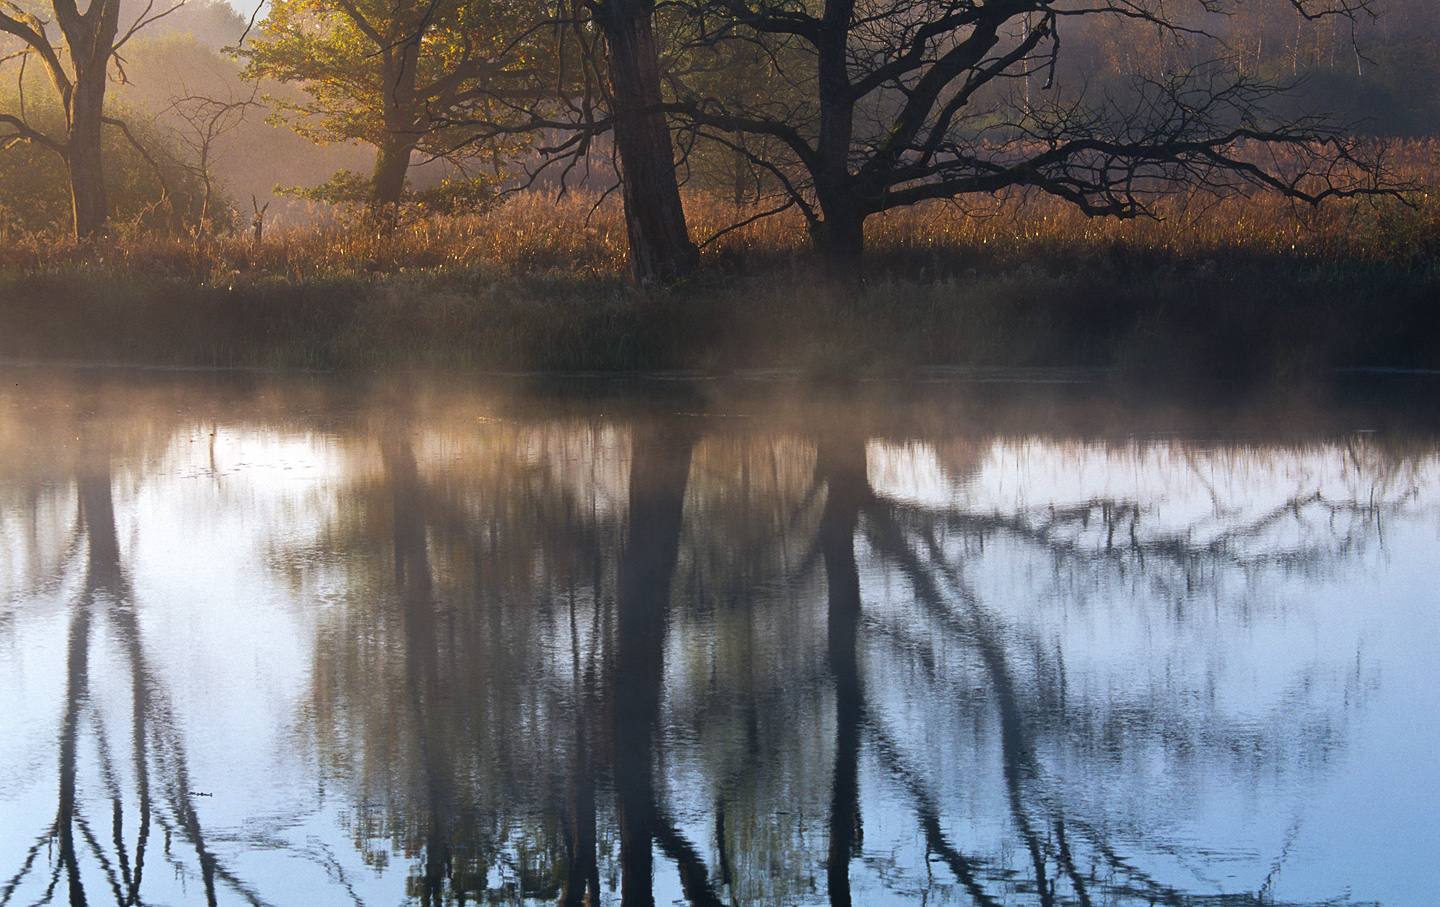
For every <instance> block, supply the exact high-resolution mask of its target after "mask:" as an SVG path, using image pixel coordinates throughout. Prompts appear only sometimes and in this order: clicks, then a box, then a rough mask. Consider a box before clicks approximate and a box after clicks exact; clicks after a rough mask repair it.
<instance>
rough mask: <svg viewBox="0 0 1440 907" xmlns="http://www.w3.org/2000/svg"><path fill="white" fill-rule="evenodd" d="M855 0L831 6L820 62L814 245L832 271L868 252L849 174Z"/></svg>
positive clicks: (837, 0) (832, 0) (848, 267)
mask: <svg viewBox="0 0 1440 907" xmlns="http://www.w3.org/2000/svg"><path fill="white" fill-rule="evenodd" d="M854 9H855V3H854V0H827V2H826V4H825V13H824V18H823V20H822V23H823V29H822V36H821V41H820V44H819V47H818V52H819V57H818V60H817V61H816V65H817V71H816V77H817V81H818V86H817V88H818V91H819V101H820V134H819V136H818V140H817V143H816V150H817V151H818V152H819V155H818V156H819V159H820V162H819V166H818V167H817V168H816V170H815V173H814V177H815V196H816V199H815V200H816V201H817V202H818V203H819V205H820V211H821V213H822V214H823V215H824V218H825V219H824V221H822V222H821V223H819V224H816V225H815V226H814V227H813V228H812V230H811V239H812V241H814V243H815V245H816V251H818V252H819V253H820V254H821V256H822V257H823V259H824V261H825V266H826V268H827V269H828V270H830V271H832V272H836V273H844V272H849V271H853V270H855V268H856V267H857V266H858V265H859V263H860V257H861V256H862V255H863V254H864V251H865V214H864V213H863V212H862V210H861V208H860V206H859V204H858V201H857V199H856V187H855V180H854V178H853V177H852V176H851V174H850V150H851V149H850V145H851V142H852V140H853V139H854V135H855V98H854V92H853V90H852V86H851V84H850V72H849V44H848V38H849V34H850V22H851V19H852V18H853V15H854Z"/></svg>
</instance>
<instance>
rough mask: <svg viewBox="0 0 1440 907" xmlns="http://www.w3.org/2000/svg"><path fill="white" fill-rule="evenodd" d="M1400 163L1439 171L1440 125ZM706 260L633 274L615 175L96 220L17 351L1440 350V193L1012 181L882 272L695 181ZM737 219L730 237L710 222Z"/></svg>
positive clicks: (1424, 172)
mask: <svg viewBox="0 0 1440 907" xmlns="http://www.w3.org/2000/svg"><path fill="white" fill-rule="evenodd" d="M1403 151H1404V157H1403V166H1404V168H1405V170H1404V171H1403V175H1404V176H1405V177H1406V178H1408V179H1411V180H1412V181H1413V182H1414V183H1415V184H1416V185H1417V186H1435V185H1440V143H1436V142H1425V143H1413V144H1411V145H1408V146H1406V147H1405V148H1404V149H1403ZM686 203H687V215H688V218H689V221H690V225H691V229H692V234H693V236H694V238H695V239H696V240H697V241H699V242H702V243H704V246H703V250H702V256H703V258H702V268H701V271H700V273H699V274H698V275H697V276H696V277H695V278H694V279H692V280H690V281H688V282H687V283H685V284H682V285H680V286H678V287H673V288H669V289H646V288H641V289H636V288H633V287H631V286H630V285H629V282H628V279H627V273H628V268H627V263H626V245H627V240H626V233H625V226H624V220H623V216H622V212H621V209H620V205H619V200H618V198H616V197H610V198H598V197H595V196H587V195H579V194H571V195H569V196H567V197H565V198H563V199H555V198H553V197H548V196H545V195H540V194H519V195H515V196H512V197H510V198H508V199H506V200H505V202H504V203H503V204H501V205H498V206H496V207H495V208H493V209H492V210H489V211H487V212H484V213H481V214H473V215H467V216H463V217H455V218H441V217H429V218H412V219H408V220H405V221H402V222H401V224H400V225H399V226H398V227H397V228H396V229H395V230H394V231H393V232H392V233H390V234H389V235H379V234H377V233H376V232H375V231H374V230H373V229H372V228H371V227H370V226H368V225H366V224H364V223H362V222H360V221H359V220H358V219H356V218H350V217H346V216H344V215H343V213H339V214H336V215H335V216H331V217H329V218H328V219H322V220H321V221H320V222H318V223H317V224H316V225H314V226H308V227H286V226H272V227H270V228H268V229H267V230H266V231H265V233H264V237H263V240H262V241H261V242H258V243H256V242H253V241H252V239H251V237H250V236H249V235H246V234H234V235H213V234H198V235H181V236H175V235H170V236H164V235H157V234H154V233H146V232H143V231H139V230H135V229H131V228H129V227H128V226H126V225H119V226H118V227H117V228H116V229H115V230H114V231H113V232H112V234H111V236H109V237H108V238H106V239H104V240H101V241H98V242H93V243H83V244H77V243H74V242H71V241H68V240H65V239H61V238H56V237H49V236H38V235H25V236H13V235H12V236H9V237H0V356H12V357H23V358H43V359H53V358H81V359H110V360H115V359H121V360H125V361H143V362H165V363H183V364H190V365H264V366H282V367H293V366H301V367H324V368H330V367H344V368H351V367H364V368H391V367H428V368H492V369H495V368H498V369H635V368H676V367H678V368H701V369H725V368H745V367H781V368H796V369H799V370H801V371H804V372H808V373H812V374H834V375H842V374H857V373H884V372H889V371H893V370H897V369H898V370H903V369H905V368H908V367H909V366H912V365H921V364H936V365H1006V366H1014V365H1057V366H1076V365H1080V366H1099V367H1120V368H1131V369H1138V370H1141V371H1145V370H1150V369H1161V370H1164V369H1179V370H1181V371H1184V370H1192V371H1195V372H1200V373H1207V374H1223V375H1242V374H1252V375H1253V374H1268V373H1276V374H1291V373H1295V372H1297V371H1306V370H1309V371H1314V370H1317V369H1326V368H1333V367H1336V366H1353V365H1375V364H1383V365H1402V366H1409V367H1429V368H1436V367H1440V194H1437V192H1435V191H1434V190H1428V191H1427V190H1424V189H1417V190H1416V191H1415V192H1412V193H1410V194H1409V195H1408V196H1407V197H1406V198H1405V199H1404V200H1398V199H1393V198H1385V199H1350V200H1337V201H1334V202H1332V203H1328V204H1326V205H1323V206H1321V207H1320V208H1318V209H1312V208H1310V207H1308V206H1303V205H1297V204H1293V203H1290V202H1288V201H1285V200H1283V199H1279V198H1276V197H1273V196H1267V195H1253V196H1244V195H1236V196H1232V197H1228V198H1222V199H1216V198H1213V197H1206V196H1179V195H1177V196H1174V197H1171V198H1169V199H1167V200H1166V201H1165V202H1164V203H1162V204H1161V205H1160V206H1159V207H1158V208H1157V210H1156V214H1157V215H1158V216H1157V217H1155V218H1147V219H1138V220H1132V221H1115V220H1106V219H1091V218H1086V217H1085V216H1084V215H1083V214H1080V213H1079V212H1077V211H1075V210H1074V209H1073V208H1072V207H1070V206H1068V205H1066V204H1065V203H1063V202H1060V201H1057V200H1054V199H1050V198H1047V197H1044V196H1036V195H1025V194H1023V193H1010V194H1005V195H997V196H984V197H979V198H968V199H964V200H963V201H961V202H957V203H948V204H941V203H935V204H927V205H921V206H916V207H913V208H909V209H905V210H901V211H895V212H891V213H888V214H884V215H880V216H876V217H873V218H871V219H870V221H869V223H868V225H867V229H868V236H867V240H868V249H869V251H868V255H869V258H868V262H869V263H868V265H867V267H866V269H865V270H864V272H863V273H862V276H863V278H864V279H863V280H861V281H858V282H853V281H852V282H844V283H836V282H833V281H830V280H828V279H827V278H826V276H825V275H824V274H823V273H822V272H821V271H819V270H817V269H815V268H813V267H812V266H811V264H810V262H811V261H812V260H813V259H812V258H811V253H810V248H809V242H808V237H807V233H806V229H805V224H804V223H803V221H802V220H801V219H800V218H799V217H798V216H797V215H795V214H794V213H786V214H782V215H779V216H776V217H773V218H769V219H766V220H761V221H758V222H756V223H753V224H749V225H747V226H745V227H743V228H741V229H737V230H733V231H728V232H725V231H726V228H727V227H728V226H729V225H730V224H733V223H735V222H737V220H739V219H743V218H744V217H747V216H749V215H750V214H752V213H753V212H752V211H750V210H737V209H736V208H735V206H733V205H732V204H729V203H728V202H724V201H720V200H717V199H715V198H713V197H709V196H705V195H700V194H693V195H691V196H690V197H689V198H687V200H686ZM712 238H713V239H712Z"/></svg>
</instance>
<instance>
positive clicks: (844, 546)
mask: <svg viewBox="0 0 1440 907" xmlns="http://www.w3.org/2000/svg"><path fill="white" fill-rule="evenodd" d="M1382 390H1383V389H1382ZM1142 391H1143V392H1142ZM1434 391H1435V388H1434V387H1433V386H1429V385H1422V386H1421V387H1420V389H1419V390H1418V391H1413V390H1412V392H1411V396H1409V397H1408V398H1407V397H1406V396H1405V395H1403V394H1392V393H1380V392H1377V391H1375V390H1373V389H1371V388H1362V389H1360V390H1356V391H1354V392H1346V393H1343V394H1335V393H1330V392H1328V391H1327V392H1319V391H1313V392H1311V393H1300V392H1298V391H1297V392H1294V393H1290V394H1286V395H1284V396H1282V397H1279V398H1267V397H1262V396H1260V395H1251V396H1249V397H1247V398H1245V399H1243V400H1235V399H1230V398H1228V397H1226V396H1225V395H1222V394H1214V395H1204V396H1194V395H1191V396H1187V397H1185V398H1175V397H1172V396H1166V395H1163V394H1161V393H1160V392H1158V391H1154V390H1148V391H1146V390H1144V389H1135V388H1129V389H1127V388H1120V387H1115V386H1112V385H1110V384H1107V383H1105V382H1103V381H1099V380H1093V379H1092V378H1091V376H1086V375H1077V374H1071V373H1045V374H1036V373H1025V374H1004V373H984V374H978V373H961V372H946V373H929V374H927V375H924V376H922V377H920V378H918V379H912V380H905V381H901V380H895V381H883V382H870V383H863V384H857V385H855V386H852V387H838V388H837V387H828V388H821V387H814V386H810V385H807V384H805V383H803V382H800V381H798V380H794V379H792V378H789V377H787V376H774V375H752V376H740V377H731V378H727V379H723V380H720V379H715V380H708V381H706V380H696V379H682V378H674V379H669V380H667V379H664V378H658V379H654V380H645V381H642V380H634V379H632V380H605V379H599V378H588V379H587V378H573V379H566V380H561V379H556V378H545V379H542V378H538V377H533V376H532V377H526V376H514V377H494V378H485V379H480V378H476V379H472V380H461V379H456V380H451V381H441V380H436V379H425V378H421V377H403V376H402V377H392V378H388V379H381V378H378V377H370V378H367V377H350V378H339V377H334V376H323V375H322V376H315V375H311V376H303V375H291V376H284V375H263V374H250V373H228V374H224V373H221V374H216V373H183V372H134V371H125V370H120V369H108V370H107V369H84V368H75V369H58V368H43V369H42V368H27V367H20V366H9V367H3V368H0V706H3V709H0V816H3V818H4V821H3V822H0V905H25V907H29V905H38V904H45V903H69V904H72V905H74V904H89V903H97V904H99V903H112V902H113V903H116V904H122V905H128V904H152V905H160V904H175V905H183V904H200V903H202V902H203V903H207V904H250V905H277V907H278V905H290V904H294V905H331V904H334V905H350V904H357V905H397V904H411V903H413V904H451V903H455V904H460V903H467V904H468V903H476V904H531V903H535V904H538V903H562V904H580V903H586V902H587V899H588V903H590V904H624V905H627V907H628V905H650V904H697V905H719V904H727V905H730V904H734V905H752V904H754V905H762V904H763V905H772V904H773V905H811V904H814V905H820V904H828V905H848V904H861V905H925V907H932V905H948V904H956V905H1102V904H1104V905H1155V904H1166V905H1220V904H1224V905H1241V904H1257V905H1258V904H1273V905H1321V904H1324V905H1339V904H1381V905H1387V907H1389V905H1419V904H1425V903H1429V901H1430V900H1431V889H1432V888H1433V887H1434V886H1433V882H1432V881H1431V875H1432V874H1433V871H1434V867H1435V866H1436V865H1440V818H1437V808H1440V781H1437V772H1436V771H1435V769H1434V765H1435V761H1436V756H1435V754H1436V752H1437V751H1440V659H1437V657H1436V652H1437V651H1440V593H1437V591H1436V590H1437V586H1436V582H1435V577H1436V574H1437V567H1440V431H1437V427H1436V426H1437V420H1436V419H1435V415H1436V413H1435V407H1434V406H1433V405H1432V404H1429V403H1426V402H1425V401H1434V400H1436V399H1440V398H1437V396H1436V395H1435V393H1434ZM1417 393H1418V394H1419V396H1415V394H1417ZM1417 401H1418V402H1417Z"/></svg>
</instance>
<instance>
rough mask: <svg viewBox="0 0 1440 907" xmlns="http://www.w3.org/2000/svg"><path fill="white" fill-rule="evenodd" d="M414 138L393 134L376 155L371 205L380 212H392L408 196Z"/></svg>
mask: <svg viewBox="0 0 1440 907" xmlns="http://www.w3.org/2000/svg"><path fill="white" fill-rule="evenodd" d="M414 150H415V137H414V136H413V135H406V134H404V133H391V134H390V135H387V136H386V137H385V140H384V141H382V142H381V143H380V145H379V147H378V148H377V150H376V152H375V171H374V173H373V174H371V177H370V206H371V207H372V208H374V209H375V210H377V211H384V210H386V209H393V208H394V207H395V206H396V205H398V204H400V199H401V198H402V197H403V196H404V194H405V177H406V175H407V174H408V173H409V171H410V153H411V152H412V151H414Z"/></svg>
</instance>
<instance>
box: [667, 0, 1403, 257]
mask: <svg viewBox="0 0 1440 907" xmlns="http://www.w3.org/2000/svg"><path fill="white" fill-rule="evenodd" d="M1237 6H1238V2H1237V0H1189V2H1188V3H1179V4H1177V3H1175V2H1173V0H1172V2H1162V0H823V2H813V3H812V2H807V0H681V3H680V6H679V8H680V9H681V10H683V16H678V17H677V21H679V22H684V23H687V25H686V27H687V28H688V29H689V35H688V37H687V38H686V39H685V40H687V41H688V42H689V43H690V44H691V45H692V46H703V45H707V44H708V45H713V44H716V43H721V42H745V43H749V44H752V45H754V46H755V47H757V48H759V49H760V50H761V51H763V52H764V53H765V54H766V55H767V57H768V58H769V59H771V60H773V61H775V65H777V66H779V67H781V68H782V69H783V70H784V72H783V75H784V81H785V83H786V84H789V85H792V86H795V88H796V89H797V90H796V91H795V92H792V93H787V94H783V95H767V96H766V97H764V98H761V99H759V100H754V101H749V102H738V101H737V100H736V99H735V98H727V97H723V96H718V95H716V94H714V93H709V92H704V91H698V90H693V89H687V88H686V86H684V85H683V84H677V86H676V88H675V94H676V99H675V101H674V102H673V103H671V104H669V105H665V106H664V108H663V109H665V110H667V111H668V112H669V113H670V114H671V115H672V116H674V117H676V118H677V119H678V121H680V122H681V123H683V124H684V125H686V126H687V128H689V129H691V130H694V131H695V132H697V133H698V134H702V135H705V136H707V137H708V138H709V139H711V140H713V141H718V142H727V141H728V142H730V143H731V144H732V146H733V147H735V148H736V149H737V150H738V151H741V152H743V153H745V154H747V155H749V156H750V158H751V160H752V163H753V164H754V165H755V166H756V167H759V168H763V169H764V170H765V171H766V172H768V173H769V174H770V175H771V177H772V179H773V181H774V183H775V184H776V185H778V186H779V187H781V195H782V196H783V198H782V201H781V206H783V207H798V208H799V210H800V211H801V212H803V214H804V216H805V218H806V220H807V222H808V223H809V226H810V230H811V233H812V236H813V238H814V241H815V243H816V245H817V246H818V248H819V249H820V250H821V251H822V253H823V254H824V255H825V257H826V258H827V260H828V261H829V262H830V263H831V264H832V265H835V266H837V267H840V268H846V267H849V266H852V265H853V263H855V262H856V261H858V259H859V257H860V256H861V254H862V252H863V249H864V226H865V222H866V220H867V219H868V218H869V217H871V216H873V215H875V214H879V213H881V212H884V211H888V210H891V209H895V208H899V207H903V206H908V205H913V204H915V203H918V202H922V201H926V200H931V199H954V198H957V197H961V196H964V195H967V194H971V193H994V192H1000V191H1005V190H1011V189H1019V190H1030V191H1039V192H1044V193H1048V194H1050V195H1053V196H1057V197H1059V198H1061V199H1064V200H1066V201H1068V202H1071V203H1073V204H1075V205H1076V206H1078V207H1079V208H1080V209H1081V210H1083V211H1085V212H1086V213H1088V214H1092V215H1109V216H1116V217H1135V216H1139V215H1143V214H1147V213H1149V212H1150V211H1151V210H1152V209H1153V202H1154V200H1155V199H1156V198H1157V197H1159V196H1161V195H1163V194H1166V193H1170V192H1174V191H1175V190H1176V188H1177V187H1187V188H1191V189H1194V188H1199V189H1202V190H1210V191H1217V192H1225V191H1233V190H1237V189H1241V188H1245V187H1262V188H1265V189H1269V190H1274V191H1278V192H1280V193H1283V194H1285V195H1288V196H1291V197H1293V198H1296V199H1301V200H1304V201H1307V202H1319V201H1321V200H1323V199H1325V198H1329V197H1333V196H1344V195H1352V194H1357V193H1366V192H1383V191H1386V190H1387V188H1388V187H1389V184H1388V183H1387V182H1386V179H1385V175H1384V173H1383V170H1382V169H1380V168H1379V167H1378V165H1377V164H1376V163H1375V161H1374V160H1371V159H1369V158H1367V157H1366V154H1365V149H1364V148H1363V147H1362V146H1361V145H1360V144H1359V143H1357V142H1356V141H1353V140H1350V139H1348V138H1347V137H1346V136H1345V135H1344V133H1343V132H1342V131H1341V130H1340V129H1339V128H1338V127H1336V126H1335V125H1333V124H1332V123H1330V122H1329V121H1327V120H1325V119H1322V118H1318V117H1314V116H1308V115H1299V116H1286V115H1283V114H1279V113H1276V112H1275V111H1276V109H1277V108H1276V107H1275V106H1274V102H1275V101H1276V100H1277V98H1279V97H1280V96H1281V94H1282V92H1283V88H1284V86H1283V85H1280V84H1277V83H1274V82H1267V81H1264V80H1262V79H1260V78H1257V77H1255V76H1253V75H1251V74H1249V73H1247V72H1246V71H1245V70H1244V69H1243V68H1241V67H1240V66H1238V65H1237V61H1236V58H1235V57H1234V56H1233V55H1230V54H1227V53H1226V48H1225V44H1224V41H1223V36H1222V35H1221V34H1220V33H1219V27H1220V26H1221V25H1222V24H1223V23H1224V21H1225V16H1226V15H1227V14H1229V13H1231V12H1233V11H1234V10H1235V8H1236V7H1237ZM1286 8H1287V9H1288V10H1289V11H1290V12H1291V13H1293V14H1294V15H1296V16H1297V17H1299V18H1300V20H1301V21H1307V20H1308V21H1314V20H1326V19H1330V18H1337V19H1339V20H1342V21H1353V20H1355V19H1357V18H1359V17H1363V16H1366V15H1369V14H1370V13H1371V7H1370V0H1287V2H1286ZM1082 25H1084V26H1087V27H1090V28H1096V29H1102V30H1104V31H1103V33H1104V34H1106V35H1107V36H1108V39H1109V40H1111V41H1113V42H1116V43H1117V44H1118V43H1121V42H1124V41H1126V40H1128V39H1130V38H1132V37H1133V36H1134V35H1136V34H1139V33H1140V32H1141V31H1142V30H1143V31H1144V32H1146V33H1148V34H1150V35H1152V36H1153V35H1158V36H1159V37H1160V39H1161V41H1162V43H1165V44H1168V45H1169V46H1171V47H1173V48H1178V49H1180V50H1181V51H1183V52H1179V53H1168V54H1158V55H1156V56H1155V58H1154V59H1153V60H1152V61H1151V63H1150V64H1149V68H1148V71H1142V72H1138V73H1136V74H1134V75H1133V77H1132V79H1131V80H1130V85H1129V87H1128V89H1127V90H1126V91H1124V92H1117V91H1113V90H1111V89H1109V88H1108V87H1107V88H1106V89H1105V90H1103V91H1087V90H1086V87H1087V85H1086V83H1087V79H1088V75H1087V74H1086V73H1084V72H1074V71H1073V70H1066V69H1065V68H1064V66H1063V64H1064V59H1065V47H1066V45H1065V44H1064V43H1063V40H1062V39H1063V38H1064V37H1065V36H1066V35H1067V34H1071V35H1073V34H1074V32H1075V31H1076V30H1077V29H1078V28H1080V27H1081V26H1082ZM1197 49H1203V50H1204V51H1205V54H1206V55H1205V56H1201V55H1199V54H1198V53H1197ZM1067 82H1068V84H1065V83H1067ZM735 135H748V136H753V137H756V138H757V139H763V140H765V141H764V142H760V141H756V142H752V143H748V144H746V145H743V146H742V145H740V144H739V143H737V142H734V140H733V138H731V137H733V136H735ZM759 148H764V149H766V150H765V151H764V152H763V153H761V152H758V151H756V150H755V149H759Z"/></svg>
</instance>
